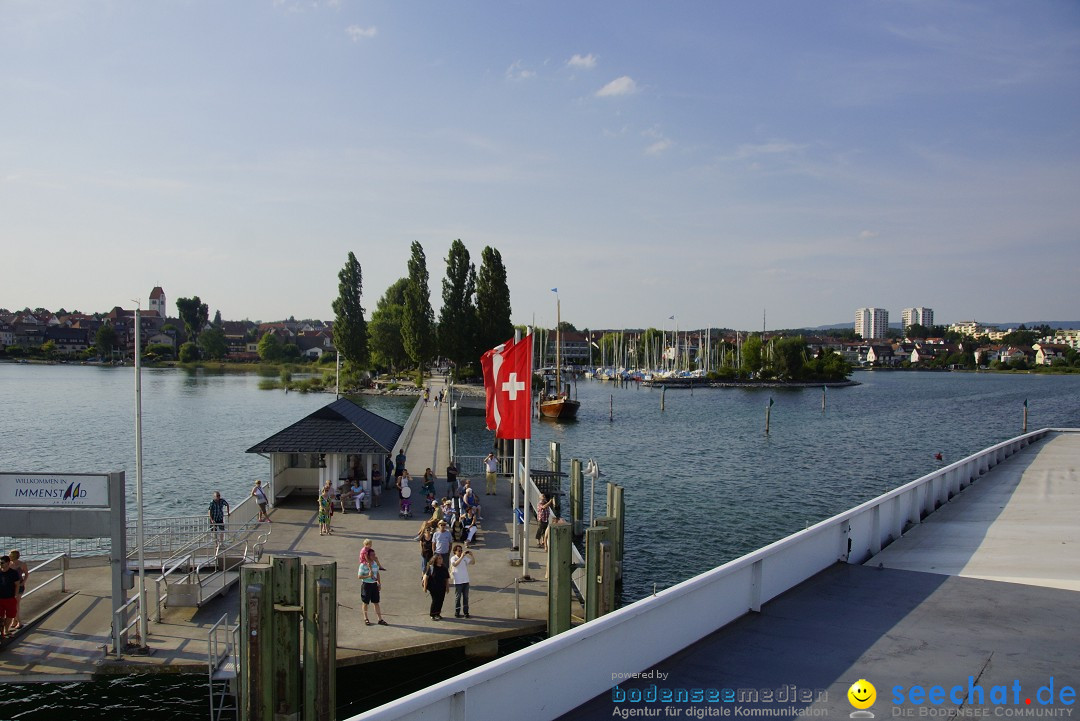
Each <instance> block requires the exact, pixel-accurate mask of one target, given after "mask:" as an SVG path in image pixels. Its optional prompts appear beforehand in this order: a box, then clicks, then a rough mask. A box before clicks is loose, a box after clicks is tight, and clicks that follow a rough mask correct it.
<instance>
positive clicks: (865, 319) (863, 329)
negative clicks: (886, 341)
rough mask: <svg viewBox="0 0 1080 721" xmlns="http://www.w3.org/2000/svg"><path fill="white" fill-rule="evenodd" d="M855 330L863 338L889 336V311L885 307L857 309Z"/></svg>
mask: <svg viewBox="0 0 1080 721" xmlns="http://www.w3.org/2000/svg"><path fill="white" fill-rule="evenodd" d="M855 332H856V333H858V334H859V335H860V336H862V339H863V340H871V339H874V338H888V337H889V311H887V310H885V309H884V308H859V309H858V310H856V311H855Z"/></svg>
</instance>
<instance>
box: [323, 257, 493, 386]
mask: <svg viewBox="0 0 1080 721" xmlns="http://www.w3.org/2000/svg"><path fill="white" fill-rule="evenodd" d="M410 250H411V252H410V255H409V262H408V276H407V277H405V278H400V279H398V280H397V281H395V282H394V283H393V284H392V285H391V286H390V287H389V288H387V289H386V293H385V294H384V295H383V297H382V298H380V299H379V302H378V304H377V305H376V306H375V311H374V312H373V313H372V314H371V320H370V321H368V320H366V319H365V318H364V313H365V310H364V307H363V305H362V303H361V296H362V295H363V274H362V271H361V268H360V262H359V261H358V260H357V259H356V255H355V254H354V253H352V252H350V253H349V258H348V261H347V262H346V263H345V267H344V268H342V269H341V272H340V273H338V297H337V299H336V300H334V303H333V310H334V346H335V347H336V348H337V349H338V351H339V352H340V353H341V356H342V358H343V359H344V360H345V362H346V364H347V367H348V368H349V369H350V370H351V371H354V372H356V371H364V370H368V369H370V368H376V369H382V370H389V371H399V370H403V369H406V368H410V367H412V368H419V369H423V368H424V367H426V366H427V365H428V364H429V363H431V362H432V361H433V360H434V359H435V358H445V359H447V360H449V361H451V363H452V364H453V372H454V373H455V375H456V376H458V377H460V376H461V375H463V374H466V373H469V374H475V373H477V371H478V369H479V359H480V356H481V354H482V353H483V352H484V351H486V350H488V349H489V348H492V347H494V346H496V345H498V344H499V343H502V342H504V341H506V340H507V339H509V338H511V337H512V336H513V334H514V326H513V324H512V323H511V322H510V289H509V287H507V284H506V267H505V266H504V265H503V261H502V255H501V254H500V253H499V251H498V250H496V249H495V248H491V247H485V248H484V250H483V252H482V253H481V255H480V258H481V263H480V270H479V271H477V269H476V266H475V264H473V262H472V261H471V259H470V256H469V251H468V249H467V248H466V247H465V244H464V243H462V242H461V241H460V240H455V241H454V242H453V243H451V244H450V251H449V252H448V253H447V256H446V276H445V277H444V278H443V281H442V308H441V310H440V311H439V320H438V322H437V323H436V321H435V313H434V311H433V310H432V307H431V290H430V288H429V278H430V276H429V273H428V269H427V256H426V255H425V254H424V249H423V247H422V246H421V245H420V243H417V242H415V241H414V242H413V244H412V246H411V249H410Z"/></svg>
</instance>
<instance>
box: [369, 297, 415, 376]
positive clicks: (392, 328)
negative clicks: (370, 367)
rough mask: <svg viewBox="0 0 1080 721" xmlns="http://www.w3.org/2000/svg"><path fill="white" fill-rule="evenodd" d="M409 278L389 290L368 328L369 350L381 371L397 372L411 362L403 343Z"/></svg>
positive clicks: (380, 301)
mask: <svg viewBox="0 0 1080 721" xmlns="http://www.w3.org/2000/svg"><path fill="white" fill-rule="evenodd" d="M408 285H409V279H408V278H399V279H397V280H396V281H394V283H393V284H392V285H391V286H390V287H389V288H387V289H386V293H384V294H383V297H382V298H380V299H379V302H378V303H377V304H376V306H375V312H373V313H372V314H371V323H369V324H368V348H369V349H370V351H371V360H372V362H373V363H374V364H375V365H376V366H379V367H381V368H389V369H390V370H391V371H396V370H398V369H400V368H402V367H403V366H404V365H405V364H406V363H408V361H409V354H408V353H406V352H405V343H404V342H403V341H402V339H401V325H402V322H403V319H404V317H405V288H406V287H408Z"/></svg>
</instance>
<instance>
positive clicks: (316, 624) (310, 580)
mask: <svg viewBox="0 0 1080 721" xmlns="http://www.w3.org/2000/svg"><path fill="white" fill-rule="evenodd" d="M304 719H305V721H335V720H336V719H337V563H318V564H309V565H307V566H304Z"/></svg>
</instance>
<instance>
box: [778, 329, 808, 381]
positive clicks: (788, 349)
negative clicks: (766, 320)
mask: <svg viewBox="0 0 1080 721" xmlns="http://www.w3.org/2000/svg"><path fill="white" fill-rule="evenodd" d="M805 362H806V341H805V339H804V338H803V337H802V336H796V337H794V338H781V339H780V340H779V341H777V342H776V345H775V348H774V352H773V368H775V370H776V375H777V377H779V378H782V379H784V380H798V379H799V378H801V377H802V375H803V364H804V363H805Z"/></svg>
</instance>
